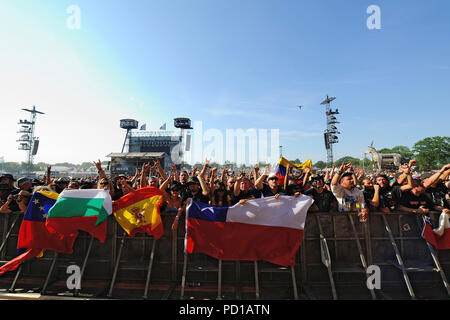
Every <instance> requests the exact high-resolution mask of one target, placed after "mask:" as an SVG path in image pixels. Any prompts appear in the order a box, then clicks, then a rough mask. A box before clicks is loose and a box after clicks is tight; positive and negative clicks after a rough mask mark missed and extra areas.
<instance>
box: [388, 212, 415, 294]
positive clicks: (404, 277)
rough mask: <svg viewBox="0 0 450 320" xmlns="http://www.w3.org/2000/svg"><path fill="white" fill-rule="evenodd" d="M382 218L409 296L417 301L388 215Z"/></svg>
mask: <svg viewBox="0 0 450 320" xmlns="http://www.w3.org/2000/svg"><path fill="white" fill-rule="evenodd" d="M381 216H382V217H383V221H384V225H385V226H386V231H387V233H388V235H389V239H390V240H391V244H392V247H393V248H394V251H395V257H396V258H397V262H398V264H399V266H400V268H401V270H402V273H403V279H404V280H405V283H406V286H407V287H408V291H409V295H410V296H411V298H412V299H414V300H415V299H416V294H415V293H414V290H413V288H412V285H411V282H410V281H409V277H408V273H407V272H406V269H405V265H404V264H403V259H402V257H401V255H400V251H399V250H398V247H397V243H396V242H395V239H394V236H393V235H392V230H391V228H390V227H389V224H388V222H387V219H386V215H385V213H382V214H381Z"/></svg>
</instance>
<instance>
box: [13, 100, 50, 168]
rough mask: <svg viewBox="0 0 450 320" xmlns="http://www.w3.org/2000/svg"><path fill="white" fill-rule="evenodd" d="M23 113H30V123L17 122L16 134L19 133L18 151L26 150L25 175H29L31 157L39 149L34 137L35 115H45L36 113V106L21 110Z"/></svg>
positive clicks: (31, 162) (37, 141) (25, 121)
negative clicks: (18, 127) (18, 126)
mask: <svg viewBox="0 0 450 320" xmlns="http://www.w3.org/2000/svg"><path fill="white" fill-rule="evenodd" d="M22 110H24V111H27V112H30V113H31V117H30V121H27V120H19V123H18V124H19V125H20V126H21V128H20V129H19V131H18V132H17V133H21V134H22V135H21V136H20V138H19V140H17V142H19V150H26V151H28V153H27V162H26V163H27V172H26V173H27V174H31V171H32V169H33V157H34V156H35V155H36V153H37V150H38V147H39V140H38V138H35V137H34V126H35V124H36V114H38V113H39V114H45V113H43V112H40V111H37V110H36V106H33V109H31V110H30V109H22Z"/></svg>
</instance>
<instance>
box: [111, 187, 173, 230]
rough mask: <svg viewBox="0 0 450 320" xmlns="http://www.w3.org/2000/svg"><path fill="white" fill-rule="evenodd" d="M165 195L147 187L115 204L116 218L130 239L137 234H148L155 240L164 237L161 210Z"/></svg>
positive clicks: (129, 194) (131, 193) (156, 189)
mask: <svg viewBox="0 0 450 320" xmlns="http://www.w3.org/2000/svg"><path fill="white" fill-rule="evenodd" d="M163 194H164V193H163V191H161V190H159V189H158V188H155V187H145V188H141V189H138V190H136V191H133V192H130V193H128V194H127V195H125V196H123V197H122V198H120V199H118V200H117V201H115V202H114V205H113V213H114V216H115V217H116V220H117V222H118V223H119V224H120V226H121V227H122V228H123V229H124V230H125V231H126V232H127V233H128V235H129V236H130V237H133V236H134V235H135V234H136V233H146V234H148V235H152V236H154V238H155V239H159V238H161V237H162V235H163V234H164V228H163V224H162V220H161V214H160V211H159V208H160V206H161V205H162V203H163Z"/></svg>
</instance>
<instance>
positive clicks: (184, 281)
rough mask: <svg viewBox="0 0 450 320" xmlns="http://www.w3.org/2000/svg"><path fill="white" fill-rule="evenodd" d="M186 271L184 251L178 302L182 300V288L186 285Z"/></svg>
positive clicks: (185, 254) (185, 253)
mask: <svg viewBox="0 0 450 320" xmlns="http://www.w3.org/2000/svg"><path fill="white" fill-rule="evenodd" d="M186 271H187V252H186V249H185V250H184V259H183V275H182V277H181V293H180V300H183V299H184V287H185V285H186Z"/></svg>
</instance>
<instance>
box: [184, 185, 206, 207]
mask: <svg viewBox="0 0 450 320" xmlns="http://www.w3.org/2000/svg"><path fill="white" fill-rule="evenodd" d="M188 198H192V200H194V201H199V202H203V203H206V204H209V197H208V196H205V195H203V194H202V189H201V188H200V189H199V190H198V192H197V194H196V195H192V192H191V190H190V189H186V192H184V195H183V203H185V202H186V200H187V199H188Z"/></svg>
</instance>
